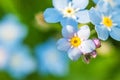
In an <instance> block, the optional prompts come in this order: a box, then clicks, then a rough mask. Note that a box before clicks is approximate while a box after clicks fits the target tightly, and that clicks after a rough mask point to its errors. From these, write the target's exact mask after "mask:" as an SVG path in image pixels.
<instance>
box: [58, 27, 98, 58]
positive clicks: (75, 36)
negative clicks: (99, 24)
mask: <svg viewBox="0 0 120 80" xmlns="http://www.w3.org/2000/svg"><path fill="white" fill-rule="evenodd" d="M62 35H63V37H64V38H62V39H60V40H58V42H57V49H58V50H60V51H65V52H67V53H68V56H69V58H70V59H71V60H78V58H79V57H80V55H82V54H83V55H85V54H88V53H91V52H93V51H94V50H95V49H96V46H95V44H94V42H93V41H92V40H90V39H88V38H89V36H90V29H89V27H88V26H87V25H85V26H82V27H81V28H80V29H79V30H77V29H75V28H74V27H73V26H71V25H67V26H66V27H64V28H63V29H62Z"/></svg>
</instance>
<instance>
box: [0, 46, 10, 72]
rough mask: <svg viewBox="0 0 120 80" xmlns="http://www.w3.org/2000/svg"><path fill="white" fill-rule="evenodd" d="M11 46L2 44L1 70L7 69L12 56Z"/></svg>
mask: <svg viewBox="0 0 120 80" xmlns="http://www.w3.org/2000/svg"><path fill="white" fill-rule="evenodd" d="M9 52H10V48H8V47H6V46H4V45H2V44H0V70H6V68H7V66H8V61H9V57H10V54H9Z"/></svg>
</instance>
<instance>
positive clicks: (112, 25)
mask: <svg viewBox="0 0 120 80" xmlns="http://www.w3.org/2000/svg"><path fill="white" fill-rule="evenodd" d="M94 1H95V2H96V7H92V8H91V9H90V10H87V9H86V7H87V6H88V4H89V0H52V3H53V6H54V8H48V9H46V10H45V12H44V19H45V21H46V22H48V23H57V22H60V24H61V25H62V36H63V38H61V39H60V40H58V42H57V49H58V50H60V51H65V52H67V53H68V56H69V58H70V59H71V60H78V59H79V57H80V56H81V55H83V59H84V60H85V61H86V62H87V63H88V62H89V60H90V58H95V57H96V55H97V54H96V49H97V48H99V47H100V46H101V43H100V40H104V41H105V40H107V39H108V37H109V36H111V37H112V38H113V39H115V40H117V41H120V26H119V23H120V20H119V17H120V15H119V11H118V9H119V4H118V3H119V2H117V1H118V0H116V1H115V2H113V1H112V0H94ZM89 22H91V23H92V24H93V25H94V26H95V30H96V32H97V34H98V38H95V39H89V37H90V32H91V31H90V28H89V26H88V25H87V23H89ZM78 24H85V25H83V26H81V27H80V28H78ZM99 39H100V40H99Z"/></svg>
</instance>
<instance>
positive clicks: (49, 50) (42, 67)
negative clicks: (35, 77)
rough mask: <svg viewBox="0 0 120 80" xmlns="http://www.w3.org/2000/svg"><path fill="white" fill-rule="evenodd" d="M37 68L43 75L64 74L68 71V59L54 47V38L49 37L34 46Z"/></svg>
mask: <svg viewBox="0 0 120 80" xmlns="http://www.w3.org/2000/svg"><path fill="white" fill-rule="evenodd" d="M35 52H36V57H37V61H38V70H39V72H40V74H42V75H43V76H45V75H47V74H52V75H53V76H60V77H61V76H64V75H66V74H67V73H68V59H67V57H66V55H65V54H63V53H61V52H60V51H58V50H57V49H56V43H55V40H53V39H49V40H48V41H46V42H45V43H43V44H39V45H38V46H37V47H36V48H35Z"/></svg>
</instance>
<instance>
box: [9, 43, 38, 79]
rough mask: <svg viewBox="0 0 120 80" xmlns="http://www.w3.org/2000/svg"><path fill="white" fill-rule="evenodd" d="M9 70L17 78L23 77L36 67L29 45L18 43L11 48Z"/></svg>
mask: <svg viewBox="0 0 120 80" xmlns="http://www.w3.org/2000/svg"><path fill="white" fill-rule="evenodd" d="M9 53H10V55H11V56H10V57H9V61H8V62H9V63H8V67H7V70H8V72H9V73H10V74H11V76H13V77H15V78H23V77H25V76H26V75H29V74H31V73H32V72H34V70H35V69H36V62H35V60H34V59H33V57H32V56H31V55H30V51H29V48H28V47H27V46H22V45H17V47H14V49H13V50H11V52H9Z"/></svg>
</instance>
